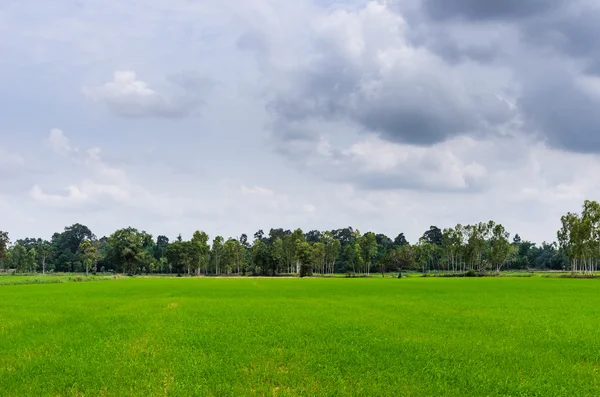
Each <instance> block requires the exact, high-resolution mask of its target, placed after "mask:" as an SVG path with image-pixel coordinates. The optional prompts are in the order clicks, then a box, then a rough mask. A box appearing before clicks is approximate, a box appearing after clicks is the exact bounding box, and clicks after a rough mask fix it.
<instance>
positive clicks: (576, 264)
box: [557, 200, 600, 275]
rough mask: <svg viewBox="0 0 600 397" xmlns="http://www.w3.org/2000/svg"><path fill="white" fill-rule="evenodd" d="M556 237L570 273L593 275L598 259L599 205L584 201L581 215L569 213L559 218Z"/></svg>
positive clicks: (599, 243)
mask: <svg viewBox="0 0 600 397" xmlns="http://www.w3.org/2000/svg"><path fill="white" fill-rule="evenodd" d="M557 237H558V242H559V245H560V249H561V251H562V252H563V253H564V254H565V256H567V257H568V258H569V260H570V262H571V271H572V272H573V273H578V272H581V273H584V274H590V275H594V274H595V273H596V271H597V269H598V259H599V257H600V204H598V203H597V202H596V201H589V200H586V201H585V202H584V204H583V211H582V213H581V215H579V214H574V213H571V212H569V213H567V214H566V215H564V216H563V217H561V229H560V230H559V231H558V233H557Z"/></svg>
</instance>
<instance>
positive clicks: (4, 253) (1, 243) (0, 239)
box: [0, 230, 10, 267]
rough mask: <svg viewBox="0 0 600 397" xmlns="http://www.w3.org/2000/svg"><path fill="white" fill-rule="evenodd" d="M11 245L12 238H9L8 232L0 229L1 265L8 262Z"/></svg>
mask: <svg viewBox="0 0 600 397" xmlns="http://www.w3.org/2000/svg"><path fill="white" fill-rule="evenodd" d="M9 245H10V238H8V232H3V231H1V230H0V267H1V266H2V264H4V263H7V262H8V261H7V259H8V246H9Z"/></svg>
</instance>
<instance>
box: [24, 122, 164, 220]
mask: <svg viewBox="0 0 600 397" xmlns="http://www.w3.org/2000/svg"><path fill="white" fill-rule="evenodd" d="M49 139H50V142H51V143H52V148H53V150H54V151H56V152H58V153H60V154H63V155H68V154H70V153H77V152H78V150H77V149H75V148H73V147H72V146H71V145H70V142H69V139H68V138H67V137H66V135H65V134H64V133H63V132H62V131H61V130H59V129H53V130H52V131H51V132H50V138H49ZM85 153H86V155H85V156H72V157H71V158H70V159H71V162H72V166H73V167H78V168H79V169H81V170H84V171H85V173H84V175H85V177H83V178H82V180H81V181H80V182H77V183H72V184H69V185H68V186H66V187H65V188H63V189H60V190H59V191H57V192H56V193H48V192H46V191H45V189H44V188H43V187H42V186H41V184H39V183H37V184H35V185H34V186H33V188H32V189H31V191H30V196H31V198H32V199H33V200H34V201H35V202H37V203H39V204H42V205H45V206H49V207H53V208H57V209H65V210H81V209H88V210H91V209H103V208H111V207H112V206H114V205H124V206H126V207H132V208H135V207H137V208H144V209H145V210H148V211H150V212H154V213H156V214H165V212H169V213H171V212H170V210H173V211H176V209H175V208H173V207H174V206H172V205H170V204H171V203H170V202H169V200H168V198H166V197H164V196H160V195H155V194H152V193H151V192H149V191H148V190H146V189H145V188H143V187H142V186H140V185H138V184H136V183H133V182H132V181H131V180H130V178H129V176H128V175H127V173H126V172H125V171H124V170H122V169H119V168H116V167H113V166H111V165H110V164H108V163H106V162H105V161H104V160H103V158H102V151H101V149H100V148H97V147H96V148H91V149H89V150H87V151H86V152H85Z"/></svg>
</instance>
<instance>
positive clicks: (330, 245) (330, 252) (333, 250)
mask: <svg viewBox="0 0 600 397" xmlns="http://www.w3.org/2000/svg"><path fill="white" fill-rule="evenodd" d="M323 242H324V244H325V263H326V267H327V270H326V273H328V274H333V273H334V272H335V263H336V261H337V260H338V258H339V256H340V252H341V250H342V243H340V241H339V240H337V239H336V238H335V237H334V236H333V233H331V232H325V233H324V235H323Z"/></svg>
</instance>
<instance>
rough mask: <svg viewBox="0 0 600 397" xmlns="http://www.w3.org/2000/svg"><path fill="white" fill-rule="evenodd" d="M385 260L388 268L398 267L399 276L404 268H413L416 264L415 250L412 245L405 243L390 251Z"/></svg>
mask: <svg viewBox="0 0 600 397" xmlns="http://www.w3.org/2000/svg"><path fill="white" fill-rule="evenodd" d="M384 262H385V264H386V266H387V267H388V269H396V270H397V271H398V273H399V275H398V276H399V277H401V275H402V270H406V269H413V268H414V267H415V266H416V258H415V251H414V249H413V247H411V246H410V245H403V246H401V247H398V248H394V249H393V250H390V251H388V253H387V254H386V257H385V259H384Z"/></svg>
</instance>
